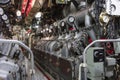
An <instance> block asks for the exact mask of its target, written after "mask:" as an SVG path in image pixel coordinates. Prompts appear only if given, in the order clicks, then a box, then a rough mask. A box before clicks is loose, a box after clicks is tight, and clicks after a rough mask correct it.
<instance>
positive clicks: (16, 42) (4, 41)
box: [0, 39, 34, 74]
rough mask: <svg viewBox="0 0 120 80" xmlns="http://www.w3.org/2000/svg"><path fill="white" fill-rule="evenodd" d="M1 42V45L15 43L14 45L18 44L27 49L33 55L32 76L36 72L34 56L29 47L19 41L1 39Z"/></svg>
mask: <svg viewBox="0 0 120 80" xmlns="http://www.w3.org/2000/svg"><path fill="white" fill-rule="evenodd" d="M0 42H1V43H14V44H18V45H20V46H21V47H23V48H25V49H26V50H27V51H28V52H29V54H30V55H31V68H32V74H33V72H34V55H33V52H32V51H31V49H30V48H29V47H27V46H26V45H25V44H23V43H22V42H20V41H17V40H6V39H0Z"/></svg>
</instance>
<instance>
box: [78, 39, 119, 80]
mask: <svg viewBox="0 0 120 80" xmlns="http://www.w3.org/2000/svg"><path fill="white" fill-rule="evenodd" d="M100 42H120V39H109V40H95V41H93V42H92V43H90V44H89V45H88V46H87V47H86V48H85V50H84V52H83V63H81V64H82V66H80V67H79V68H81V67H84V68H85V69H84V75H85V76H84V79H85V80H87V71H86V67H87V63H86V52H87V50H88V49H89V48H90V47H91V46H92V45H94V44H95V43H100ZM81 64H80V65H81ZM80 73H81V72H80ZM79 79H80V80H81V76H79Z"/></svg>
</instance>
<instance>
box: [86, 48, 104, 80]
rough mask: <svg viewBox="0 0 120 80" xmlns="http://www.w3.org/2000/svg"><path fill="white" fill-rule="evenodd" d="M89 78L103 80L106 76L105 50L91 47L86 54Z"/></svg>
mask: <svg viewBox="0 0 120 80" xmlns="http://www.w3.org/2000/svg"><path fill="white" fill-rule="evenodd" d="M86 59H87V69H88V72H87V78H88V79H90V80H103V78H104V77H103V75H104V49H103V48H101V47H91V48H89V49H88V51H87V54H86Z"/></svg>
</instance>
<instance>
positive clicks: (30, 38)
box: [29, 33, 35, 49]
mask: <svg viewBox="0 0 120 80" xmlns="http://www.w3.org/2000/svg"><path fill="white" fill-rule="evenodd" d="M34 35H35V33H32V34H30V37H29V48H30V49H31V43H32V36H34Z"/></svg>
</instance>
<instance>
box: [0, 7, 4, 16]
mask: <svg viewBox="0 0 120 80" xmlns="http://www.w3.org/2000/svg"><path fill="white" fill-rule="evenodd" d="M3 14H4V11H3V9H2V8H1V7H0V15H3Z"/></svg>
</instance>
